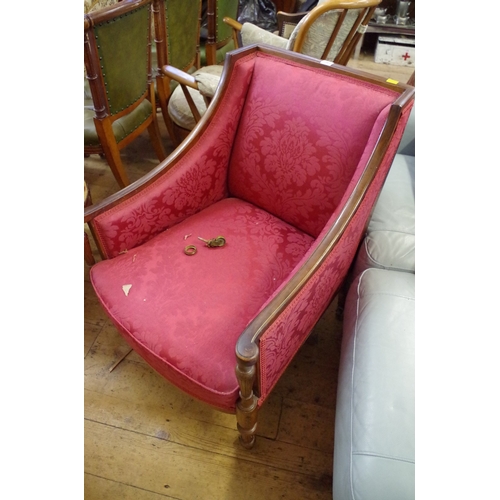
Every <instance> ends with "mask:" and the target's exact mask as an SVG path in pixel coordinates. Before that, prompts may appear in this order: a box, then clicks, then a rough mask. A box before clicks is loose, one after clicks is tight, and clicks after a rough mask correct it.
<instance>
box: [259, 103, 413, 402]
mask: <svg viewBox="0 0 500 500" xmlns="http://www.w3.org/2000/svg"><path fill="white" fill-rule="evenodd" d="M410 109H411V106H408V107H407V108H405V110H404V113H403V114H402V115H401V118H400V121H399V123H398V125H397V128H396V131H395V133H394V135H393V137H392V140H391V143H390V145H389V147H388V148H387V151H386V153H385V155H384V157H383V159H382V161H381V164H380V166H379V168H378V170H377V173H376V175H375V177H374V179H373V181H372V183H371V184H370V186H369V188H368V190H367V192H366V195H365V197H364V198H363V201H362V202H361V204H360V206H359V208H358V209H357V211H356V213H355V214H354V215H353V217H352V219H351V221H350V223H349V224H348V226H347V228H346V230H345V231H344V233H343V234H342V237H341V238H340V240H339V241H338V243H337V244H336V245H335V246H334V248H333V249H332V251H331V252H330V254H329V255H328V257H327V258H326V259H325V261H324V262H323V264H322V265H321V267H320V268H319V270H318V271H317V272H316V273H315V274H314V276H313V277H312V278H311V279H310V280H309V281H308V283H307V284H306V285H305V286H304V287H303V288H302V290H301V291H300V292H299V293H298V294H297V296H296V297H295V298H294V299H293V301H292V302H291V303H290V305H289V306H288V307H287V308H286V310H285V311H284V313H283V314H281V315H280V317H279V319H278V320H277V321H276V322H275V323H273V325H272V326H271V327H270V328H269V329H268V330H267V331H266V332H265V333H264V335H263V336H262V337H261V339H260V378H259V380H260V399H259V405H261V404H262V403H263V402H264V401H265V399H266V397H267V396H268V395H269V393H270V392H271V390H272V389H273V387H274V386H275V384H276V383H277V381H278V380H279V378H280V376H281V375H282V373H283V372H284V371H285V369H286V368H287V366H288V364H289V363H290V362H291V361H292V359H293V357H294V355H295V354H296V352H297V351H298V350H299V348H300V347H301V346H302V344H303V343H304V341H305V340H306V339H307V337H308V335H309V333H310V332H311V330H312V328H313V327H314V325H315V324H316V323H317V321H318V320H319V318H320V317H321V315H322V314H323V312H324V311H325V310H326V308H327V307H328V304H329V303H330V301H331V299H332V297H333V296H334V295H335V293H336V292H337V290H338V288H339V286H340V284H341V283H342V281H343V280H344V279H345V277H346V275H347V272H348V270H349V267H350V265H351V263H352V261H353V259H354V256H355V254H356V251H357V248H358V246H359V243H360V241H361V239H362V237H363V234H364V231H365V228H366V224H367V221H368V219H369V217H370V214H371V211H372V209H373V206H374V205H375V202H376V200H377V197H378V195H379V193H380V190H381V189H382V186H383V183H384V181H385V178H386V176H387V173H388V172H389V168H390V166H391V164H392V161H393V159H394V156H395V154H396V150H397V147H398V145H399V142H400V140H401V137H402V135H403V131H404V127H405V125H406V122H407V120H408V115H409V112H410ZM374 135H378V131H375V133H374ZM370 149H372V148H370ZM366 156H369V152H366ZM363 169H364V167H363ZM334 218H336V216H335V215H334V216H333V217H332V220H331V221H329V223H328V224H327V226H326V228H325V230H324V231H323V232H322V234H321V235H320V237H319V238H318V241H320V240H321V239H322V237H323V235H325V234H326V232H327V231H328V228H329V227H331V225H332V224H333V222H334V221H333V219H334ZM314 249H315V248H314V246H313V247H312V248H311V249H310V250H309V252H308V254H307V255H305V256H304V258H303V259H302V261H301V262H300V263H299V264H298V265H297V267H300V266H302V265H303V264H304V261H305V260H307V258H308V257H309V256H310V254H311V253H312V252H313V251H314ZM292 274H293V272H292ZM282 286H283V285H282ZM279 291H280V290H279V289H278V290H277V291H276V292H275V295H276V294H277V293H279ZM270 300H272V298H271V299H270ZM268 302H269V301H268Z"/></svg>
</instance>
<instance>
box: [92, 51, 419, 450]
mask: <svg viewBox="0 0 500 500" xmlns="http://www.w3.org/2000/svg"><path fill="white" fill-rule="evenodd" d="M253 51H260V52H262V53H264V54H270V55H272V56H278V57H280V58H283V59H286V60H290V61H299V62H300V63H301V64H304V65H307V66H311V67H313V68H322V69H324V70H326V71H331V72H336V73H338V74H340V75H346V76H353V75H354V76H356V77H357V78H358V79H360V80H361V81H365V82H368V83H374V82H375V83H376V84H377V85H380V86H382V87H385V88H388V89H389V88H390V89H391V90H395V91H396V92H397V94H398V97H397V99H396V100H395V101H394V102H393V104H392V105H391V107H390V111H389V115H388V119H387V121H386V124H385V126H384V127H383V129H382V131H381V134H380V136H379V141H378V144H377V146H376V148H375V149H374V151H373V153H372V154H371V156H370V158H369V160H368V163H367V166H366V167H365V169H364V172H363V174H362V175H361V177H360V179H359V181H358V182H357V184H356V186H355V187H354V189H353V191H352V194H351V195H350V197H349V199H348V200H347V203H346V204H345V206H344V208H343V210H342V212H341V214H340V216H339V218H338V219H337V220H336V222H335V223H334V224H333V225H332V226H331V227H330V228H329V230H328V232H327V234H326V236H325V237H324V238H323V239H322V240H321V241H320V242H319V243H318V245H317V246H316V247H315V249H314V251H313V252H312V253H311V254H310V256H309V257H308V259H307V261H306V262H305V264H304V265H303V266H302V267H301V268H300V269H299V270H298V271H297V272H296V273H295V275H294V277H293V278H292V279H291V280H290V281H289V282H288V284H287V285H286V286H285V287H284V288H283V289H282V290H280V291H279V292H278V293H277V294H276V295H275V296H274V297H273V298H272V300H270V302H269V303H268V305H267V306H266V307H265V308H264V309H263V310H262V311H261V312H260V313H259V314H258V315H257V316H255V317H254V319H253V320H252V321H251V322H250V324H249V325H248V326H247V327H246V328H245V330H244V331H243V332H242V334H241V335H240V337H239V339H238V341H237V343H236V346H235V355H236V363H235V365H236V367H235V370H236V375H237V379H238V382H239V386H240V397H239V399H238V401H237V404H236V418H237V427H238V430H239V433H240V442H241V444H242V445H243V446H244V447H245V448H251V447H252V446H253V445H254V442H255V433H256V425H257V412H258V405H257V403H258V398H259V369H260V367H259V341H260V339H261V337H262V336H263V335H264V333H265V332H266V331H268V329H269V328H271V326H272V325H273V323H274V322H275V321H276V320H277V319H278V318H279V317H280V314H281V313H283V311H285V309H287V307H290V306H291V304H292V302H293V301H294V299H295V298H296V297H297V296H298V295H299V293H301V291H303V290H305V289H306V287H307V285H308V283H310V281H311V279H312V278H313V277H314V276H315V273H316V272H317V270H318V269H319V268H320V267H321V266H322V264H323V263H324V262H325V260H326V259H327V258H328V256H329V255H330V254H331V252H332V250H333V249H334V248H335V246H336V245H337V244H338V243H339V241H340V240H341V237H342V236H343V234H344V232H345V231H346V229H347V227H348V225H349V223H350V222H351V220H352V219H353V217H354V216H355V214H356V213H357V210H358V208H359V207H360V206H361V204H362V202H363V201H364V199H365V197H366V196H367V193H368V191H369V189H370V188H371V187H372V184H373V182H374V179H375V177H376V174H377V172H378V170H379V166H380V164H381V162H382V161H383V160H387V156H386V155H387V151H388V147H389V144H390V143H391V141H392V139H393V136H394V134H395V131H396V128H397V125H398V122H399V120H400V117H401V115H402V113H403V112H405V110H406V111H407V112H408V114H409V110H410V109H411V106H412V105H413V99H414V93H415V89H414V88H413V87H409V86H408V85H405V84H402V83H398V84H395V83H392V82H390V81H387V80H385V79H384V78H381V77H378V76H374V75H369V74H368V73H365V72H362V71H358V70H355V69H353V68H345V67H344V66H341V65H337V64H334V63H328V64H324V62H323V63H322V62H320V61H318V60H317V59H314V58H311V57H308V56H305V55H302V54H297V53H294V52H291V51H285V50H280V49H276V48H272V47H270V46H256V45H254V46H251V47H247V48H243V49H239V50H236V51H233V52H232V53H231V55H230V56H227V57H226V61H225V68H224V72H223V74H222V78H221V81H220V85H219V87H218V89H217V91H216V94H215V96H214V99H213V100H212V103H211V106H210V108H209V109H208V110H207V112H206V113H205V114H204V115H203V116H202V117H201V119H200V121H199V122H198V123H197V125H196V126H195V128H194V129H193V131H192V133H191V134H190V135H189V136H188V138H187V139H186V140H185V141H184V142H183V143H182V144H181V145H180V146H179V147H178V148H177V149H176V150H175V151H174V152H173V153H172V154H171V155H170V156H168V157H167V158H166V159H165V160H164V161H163V162H162V163H160V164H159V165H158V166H157V167H156V168H155V169H153V170H152V171H151V172H149V173H148V174H146V175H145V176H144V177H142V178H141V179H139V180H138V181H136V182H135V183H133V184H131V185H130V186H128V187H126V188H125V189H123V190H121V191H120V192H118V193H116V194H114V195H112V196H110V197H109V198H107V199H106V200H103V201H101V202H100V203H97V204H95V205H92V206H89V207H88V208H86V209H85V214H84V222H86V223H88V225H89V227H90V230H91V232H92V235H93V237H94V239H95V243H96V246H97V248H98V250H99V253H100V255H101V257H102V258H103V259H106V258H108V256H107V254H106V250H105V245H104V244H103V242H102V241H101V240H100V237H99V232H98V231H97V229H96V226H95V224H94V220H95V219H96V217H98V216H99V215H101V214H105V213H107V212H109V211H110V210H113V207H116V206H117V205H119V204H122V203H124V202H126V200H128V199H130V198H131V197H133V196H134V195H136V194H138V193H140V192H142V191H144V190H146V189H148V186H150V185H151V184H152V183H153V182H155V181H156V180H157V179H159V178H160V177H161V176H163V175H165V174H166V173H167V172H169V171H170V170H171V169H173V168H174V167H175V166H176V164H177V163H178V162H179V161H180V160H181V159H183V158H184V157H185V156H186V155H188V154H189V153H190V151H191V150H192V149H193V148H194V146H195V145H196V143H197V141H198V140H199V139H200V137H201V136H202V135H203V134H204V133H205V131H206V129H207V128H208V127H209V126H210V123H211V119H212V116H213V115H214V113H215V112H216V110H217V109H218V108H219V107H220V106H221V105H222V103H223V98H224V92H225V89H226V87H227V86H228V84H229V76H228V75H230V74H231V71H232V68H233V67H234V65H235V63H236V62H237V60H238V59H239V58H241V57H245V56H247V55H248V54H250V53H252V52H253ZM401 134H402V131H401ZM390 161H392V160H390ZM368 220H369V217H368V219H367V222H366V224H365V229H366V226H367V224H368ZM363 232H364V231H363ZM337 291H338V290H332V297H334V296H335V293H336V292H337Z"/></svg>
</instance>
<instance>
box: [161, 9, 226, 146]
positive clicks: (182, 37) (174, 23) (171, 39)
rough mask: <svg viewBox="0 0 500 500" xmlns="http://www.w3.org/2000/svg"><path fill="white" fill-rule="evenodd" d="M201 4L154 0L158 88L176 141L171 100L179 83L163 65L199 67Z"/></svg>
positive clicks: (169, 127) (172, 135)
mask: <svg viewBox="0 0 500 500" xmlns="http://www.w3.org/2000/svg"><path fill="white" fill-rule="evenodd" d="M201 7H202V1H201V0H193V1H190V2H185V1H184V0H153V16H154V26H155V43H154V46H153V67H154V71H155V73H156V91H157V95H158V101H159V105H160V109H161V112H162V115H163V119H164V121H165V124H166V126H167V130H168V133H169V135H170V138H171V139H172V141H174V142H180V141H177V140H175V137H176V136H175V131H174V128H173V123H172V120H171V118H170V116H169V114H168V102H169V100H170V97H171V94H172V92H173V91H174V89H175V87H176V86H177V82H176V81H175V80H172V79H171V78H169V77H168V76H167V75H165V74H164V73H163V72H162V70H161V68H162V67H163V66H165V65H167V64H170V65H171V66H173V67H175V68H178V69H180V70H182V71H184V72H187V73H193V72H194V71H196V70H198V69H200V22H201ZM221 71H222V70H221Z"/></svg>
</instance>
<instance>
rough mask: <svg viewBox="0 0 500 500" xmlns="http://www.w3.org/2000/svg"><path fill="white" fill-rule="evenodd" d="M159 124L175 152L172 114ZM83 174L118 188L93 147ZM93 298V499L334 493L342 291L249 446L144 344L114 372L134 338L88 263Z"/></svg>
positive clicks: (134, 148)
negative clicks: (98, 291) (161, 371)
mask: <svg viewBox="0 0 500 500" xmlns="http://www.w3.org/2000/svg"><path fill="white" fill-rule="evenodd" d="M352 66H353V67H357V68H359V69H364V70H367V71H372V72H374V73H376V74H379V75H381V76H384V75H386V76H387V77H388V78H399V79H401V80H403V81H406V80H407V78H408V77H409V76H410V75H411V73H412V71H413V69H410V68H397V67H392V66H386V65H373V63H371V65H370V63H369V61H368V62H366V61H364V60H363V59H361V60H360V61H355V62H354V63H353V64H352ZM160 129H161V132H162V135H163V138H164V144H165V148H166V149H167V151H169V152H171V151H172V145H171V142H170V140H169V138H168V136H167V133H166V128H165V126H164V124H163V122H162V120H161V117H160ZM122 159H123V163H124V165H125V168H126V170H127V173H128V175H129V177H130V179H131V180H132V181H134V180H136V179H139V178H140V177H141V176H143V175H144V174H146V173H147V172H149V171H150V170H151V169H152V168H154V167H155V166H156V165H157V163H158V161H157V160H156V158H155V156H154V152H153V149H152V147H151V144H150V143H149V138H148V136H147V134H145V135H144V136H141V137H140V138H139V140H138V141H136V142H135V143H132V144H131V145H130V146H128V147H127V148H126V149H125V150H124V151H123V152H122ZM84 174H85V179H86V181H87V183H88V185H89V188H90V191H91V195H92V198H93V201H94V203H96V202H98V201H100V200H102V199H104V198H105V197H107V196H109V195H110V194H113V193H114V192H116V191H118V186H117V184H116V182H115V180H114V178H113V176H112V175H111V172H110V170H109V168H108V166H107V164H106V162H105V160H104V159H102V158H100V157H98V156H92V157H89V158H86V159H85V161H84ZM94 253H95V256H96V258H97V259H98V255H97V252H95V248H94ZM84 300H85V304H84V305H85V318H84V356H85V360H84V370H85V378H84V384H85V389H84V398H85V404H84V422H85V446H84V449H85V451H84V453H85V456H84V494H85V499H86V500H159V499H161V498H167V499H180V500H197V499H200V500H207V499H208V500H225V499H228V500H240V499H241V500H253V499H259V500H260V499H265V500H274V499H289V500H308V499H311V500H312V499H315V500H323V499H329V500H331V498H332V485H331V482H332V467H333V445H334V442H333V439H334V421H335V399H336V388H337V387H336V382H337V371H338V363H339V356H340V342H341V331H342V324H341V322H339V321H338V320H337V319H336V317H335V302H334V303H332V305H331V306H330V308H329V309H328V310H327V311H326V313H325V314H324V315H323V317H322V318H321V319H320V321H319V322H318V324H317V325H316V328H315V329H314V332H313V333H312V335H311V336H310V338H309V339H308V341H307V342H306V343H305V344H304V345H303V346H302V348H301V349H300V351H299V352H298V354H297V356H296V357H295V359H294V360H293V362H292V363H291V364H290V365H289V367H288V368H287V370H286V372H285V373H284V375H283V377H282V378H281V380H280V381H279V383H278V384H277V385H276V387H275V388H274V390H273V392H272V393H271V395H270V397H269V398H268V401H267V402H266V403H265V405H264V406H263V408H262V410H261V412H260V414H259V428H258V437H257V441H256V445H255V447H254V448H253V449H252V450H244V449H243V448H242V447H241V446H240V445H239V443H238V433H237V430H236V419H235V416H234V415H230V414H224V413H221V412H219V411H217V410H214V409H212V408H210V407H208V406H207V405H204V404H202V403H200V402H199V401H196V400H194V399H193V398H191V397H189V396H188V395H186V394H184V393H182V392H181V391H180V390H178V389H177V388H176V387H174V386H172V385H171V384H169V383H168V382H167V381H165V380H164V379H163V378H162V377H161V376H160V375H158V374H157V373H156V372H154V370H152V369H151V368H150V367H149V366H148V365H147V363H145V362H144V361H143V360H142V359H141V358H140V357H139V356H138V355H137V354H136V353H134V352H132V353H130V354H129V355H127V356H126V357H125V359H124V360H123V361H122V362H120V363H119V364H118V365H117V366H116V367H115V368H114V369H113V370H112V371H111V372H110V368H111V367H113V366H114V365H115V363H116V362H117V361H118V360H120V359H121V358H122V357H123V356H124V355H125V354H126V353H127V352H128V350H129V348H128V346H127V344H126V343H125V341H124V340H123V339H122V338H121V336H120V334H119V333H118V332H117V330H116V329H115V328H114V326H113V325H112V324H111V322H110V321H109V320H108V319H107V317H106V315H105V313H104V311H103V310H102V308H101V306H100V304H99V302H98V300H97V297H96V296H95V293H94V291H93V288H92V285H91V283H90V279H89V267H88V266H87V265H84Z"/></svg>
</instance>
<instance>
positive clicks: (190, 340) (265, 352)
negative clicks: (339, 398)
mask: <svg viewBox="0 0 500 500" xmlns="http://www.w3.org/2000/svg"><path fill="white" fill-rule="evenodd" d="M276 75H280V78H276ZM290 82H293V88H294V92H293V93H290V92H289V90H288V89H290V88H291V87H290ZM413 93H414V91H413V89H412V88H411V87H407V86H405V85H394V84H391V83H387V82H383V81H382V80H380V79H377V78H376V77H370V76H369V75H365V74H362V75H361V74H359V73H358V72H355V71H354V70H350V69H345V68H342V67H339V66H325V65H324V64H320V63H319V62H317V61H316V60H313V59H311V58H308V57H306V56H301V55H298V54H293V53H290V52H284V51H281V50H278V49H271V48H269V47H268V48H263V47H251V48H247V49H242V50H238V51H235V52H233V53H232V54H230V55H228V56H227V58H226V64H225V68H224V72H223V77H222V80H221V85H220V87H219V90H218V91H217V94H216V96H215V98H214V101H213V102H212V105H211V107H210V109H209V111H208V112H207V114H206V115H205V116H204V117H203V118H202V120H201V121H200V122H199V124H198V125H197V126H196V127H195V129H194V130H193V132H192V133H191V135H190V136H189V137H188V139H187V140H186V141H185V142H184V143H183V145H182V146H181V147H180V148H178V149H177V150H176V151H175V152H174V153H173V154H172V155H171V156H170V157H169V158H167V160H165V161H164V162H162V163H161V164H160V165H159V166H158V167H157V168H156V169H155V170H154V171H153V172H151V174H149V175H148V176H146V177H144V178H143V179H141V180H139V181H138V182H137V183H135V184H134V185H132V186H129V187H128V188H126V189H124V190H123V191H122V192H121V195H120V196H117V197H114V198H113V199H110V200H108V201H105V202H103V203H101V204H99V205H94V206H92V207H91V208H89V209H87V211H86V217H85V221H86V222H88V223H89V227H90V228H91V230H92V233H93V235H94V237H95V239H96V243H97V246H98V248H99V250H100V252H101V255H102V257H103V260H102V261H101V262H99V263H97V264H96V265H95V266H93V267H92V269H91V280H92V283H93V286H94V288H95V290H96V293H97V296H98V297H99V300H100V301H101V303H102V305H103V307H104V309H105V310H106V312H107V314H108V315H109V317H110V318H111V319H112V320H113V322H114V324H115V325H116V327H117V328H118V330H119V331H120V332H121V334H122V335H123V336H124V338H125V339H126V340H127V341H128V342H129V343H130V345H131V346H132V347H133V348H134V350H136V352H138V353H139V354H140V355H141V356H142V357H143V358H144V359H145V360H146V361H147V362H148V363H149V364H150V365H151V366H152V367H153V368H154V369H155V370H157V371H158V372H159V373H160V374H161V375H163V376H164V377H165V378H166V379H167V380H169V381H170V382H171V383H173V384H175V385H176V386H178V387H179V388H181V389H182V390H184V391H185V392H187V393H188V394H190V395H191V396H193V397H195V398H197V399H200V400H202V401H204V402H206V403H208V404H210V405H212V406H214V407H216V408H218V409H221V410H223V411H227V412H236V414H237V420H238V429H239V431H240V437H241V441H242V444H243V445H244V446H246V447H250V446H252V445H253V442H254V439H255V432H256V419H257V411H258V408H259V407H260V406H261V405H262V404H263V402H264V401H265V399H266V397H267V396H268V395H269V393H270V392H271V390H272V388H273V387H274V386H275V384H276V382H277V381H278V380H279V377H280V376H281V374H282V373H283V371H284V370H285V369H286V367H287V366H288V364H289V363H290V361H291V360H292V359H293V356H294V354H295V353H296V352H297V350H298V349H299V348H300V346H301V345H302V344H303V342H304V341H305V339H306V338H307V336H308V335H309V333H310V332H311V330H312V328H313V327H314V324H315V323H316V321H317V320H318V319H319V317H320V316H321V314H322V313H323V312H324V310H325V309H326V307H327V306H328V303H329V302H330V300H331V299H332V297H333V296H334V294H335V293H336V292H337V290H338V289H339V287H340V285H341V283H342V281H343V280H344V278H345V276H346V274H347V271H348V269H349V266H350V264H351V262H352V260H353V258H354V255H355V252H356V249H357V246H358V244H359V241H360V240H361V238H362V236H363V232H364V230H365V228H366V224H367V221H368V219H369V216H370V212H371V210H372V208H373V206H374V203H375V201H376V198H377V195H378V193H379V192H380V189H381V186H382V184H383V181H384V179H385V176H386V175H387V171H388V169H389V167H390V164H391V163H392V159H393V157H394V155H395V152H396V148H397V146H398V144H399V141H400V139H401V136H402V133H403V130H404V126H405V124H406V120H407V119H408V114H409V111H410V109H411V106H412V104H413ZM219 235H222V236H224V237H225V239H226V245H225V246H223V247H218V248H208V247H206V246H204V244H203V242H202V241H200V240H199V239H198V238H199V237H200V238H205V239H210V238H215V237H217V236H219ZM190 244H194V245H196V246H197V253H196V254H195V255H193V256H187V255H186V254H185V253H184V251H183V249H184V247H185V246H186V245H190ZM235 352H236V356H235Z"/></svg>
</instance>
